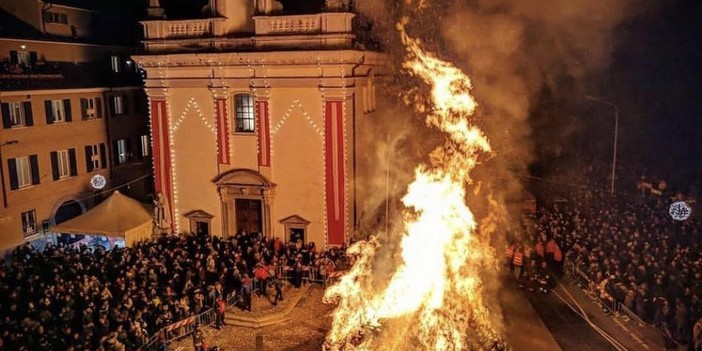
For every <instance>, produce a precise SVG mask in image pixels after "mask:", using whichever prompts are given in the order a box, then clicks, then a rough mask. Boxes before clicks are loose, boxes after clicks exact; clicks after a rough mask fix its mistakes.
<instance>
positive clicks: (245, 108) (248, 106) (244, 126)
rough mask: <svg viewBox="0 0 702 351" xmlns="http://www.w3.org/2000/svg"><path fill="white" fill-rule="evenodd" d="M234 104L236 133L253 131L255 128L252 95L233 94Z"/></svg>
mask: <svg viewBox="0 0 702 351" xmlns="http://www.w3.org/2000/svg"><path fill="white" fill-rule="evenodd" d="M234 106H235V108H234V128H235V129H234V131H235V132H237V133H253V132H254V131H255V130H256V129H255V128H256V117H255V116H256V114H255V109H254V97H253V95H251V94H236V95H234Z"/></svg>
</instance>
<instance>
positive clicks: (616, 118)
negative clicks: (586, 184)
mask: <svg viewBox="0 0 702 351" xmlns="http://www.w3.org/2000/svg"><path fill="white" fill-rule="evenodd" d="M585 97H586V98H587V99H588V100H590V101H595V102H599V103H603V104H605V105H609V106H611V107H613V108H614V151H613V152H612V184H611V187H610V190H609V192H610V194H612V195H613V194H614V179H615V177H616V172H617V137H618V135H619V106H617V104H615V103H613V102H611V101H607V100H604V99H602V98H599V97H595V96H590V95H585Z"/></svg>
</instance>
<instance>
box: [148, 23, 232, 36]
mask: <svg viewBox="0 0 702 351" xmlns="http://www.w3.org/2000/svg"><path fill="white" fill-rule="evenodd" d="M224 20H225V19H224V18H202V19H189V20H175V21H168V20H149V21H143V22H142V24H143V25H144V38H146V39H197V38H208V37H212V36H214V28H215V22H218V21H224Z"/></svg>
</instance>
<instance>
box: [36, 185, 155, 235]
mask: <svg viewBox="0 0 702 351" xmlns="http://www.w3.org/2000/svg"><path fill="white" fill-rule="evenodd" d="M152 213H153V212H152V211H151V209H150V208H149V206H148V205H145V204H142V203H141V202H139V201H137V200H134V199H132V198H130V197H128V196H125V195H122V194H121V193H120V192H119V191H115V192H114V193H112V195H111V196H110V197H109V198H107V199H106V200H105V201H103V202H101V203H100V204H99V205H97V206H95V207H93V208H92V209H90V210H88V212H86V213H84V214H82V215H80V216H78V217H76V218H73V219H70V220H68V221H66V222H63V223H61V224H57V225H55V226H52V227H51V228H50V230H51V231H52V232H55V233H62V234H81V235H93V236H108V237H121V238H124V241H125V243H126V245H127V246H133V245H134V243H136V242H138V241H141V240H149V239H151V236H152V235H153V216H152Z"/></svg>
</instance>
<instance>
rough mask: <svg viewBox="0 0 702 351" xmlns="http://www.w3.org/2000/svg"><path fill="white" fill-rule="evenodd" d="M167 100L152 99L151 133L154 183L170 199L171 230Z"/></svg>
mask: <svg viewBox="0 0 702 351" xmlns="http://www.w3.org/2000/svg"><path fill="white" fill-rule="evenodd" d="M168 128H169V126H168V107H167V105H166V100H154V99H152V100H151V133H152V138H153V162H154V185H155V187H156V193H161V194H163V196H164V197H165V198H166V200H168V204H169V206H168V208H169V209H170V213H169V214H168V215H169V216H170V219H171V221H170V223H171V230H175V221H174V215H173V213H174V212H173V210H174V209H173V206H174V204H173V178H172V176H171V175H172V173H171V167H172V165H171V146H170V139H169V133H168Z"/></svg>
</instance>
